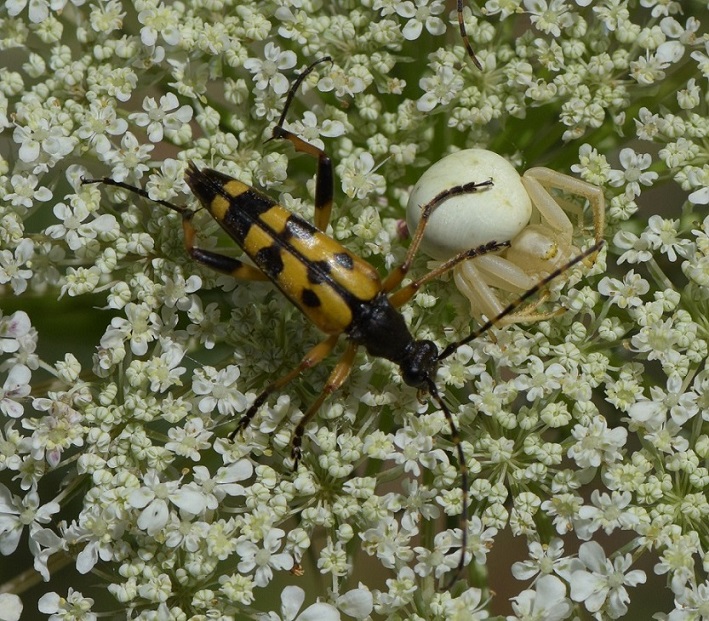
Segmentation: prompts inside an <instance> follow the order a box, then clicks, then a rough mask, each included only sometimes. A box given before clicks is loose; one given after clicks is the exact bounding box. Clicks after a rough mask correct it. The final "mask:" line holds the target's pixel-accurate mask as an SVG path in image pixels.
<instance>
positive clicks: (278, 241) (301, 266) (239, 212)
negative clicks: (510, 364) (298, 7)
mask: <svg viewBox="0 0 709 621" xmlns="http://www.w3.org/2000/svg"><path fill="white" fill-rule="evenodd" d="M329 60H330V58H329V57H325V58H321V59H319V60H317V61H315V62H313V63H312V64H311V65H310V66H309V67H307V68H306V69H305V71H303V72H302V73H301V74H300V75H299V76H298V77H297V79H296V80H295V81H294V83H293V85H292V86H291V89H290V91H289V93H288V96H287V98H286V103H285V106H284V110H283V113H282V115H281V118H280V119H279V121H278V123H277V124H276V126H275V127H274V129H273V134H272V137H273V138H278V139H285V140H288V141H290V142H291V143H292V144H293V146H294V147H295V149H296V151H301V152H304V153H307V154H309V155H311V156H313V157H316V158H317V159H318V169H317V176H316V190H315V226H313V225H312V224H310V223H308V222H306V221H305V220H303V219H302V218H300V217H298V216H296V215H295V214H293V213H292V212H290V211H288V210H287V209H286V208H284V207H282V206H281V205H279V204H278V203H277V202H276V201H275V200H273V199H272V198H270V197H269V196H267V195H266V194H264V193H262V192H260V191H258V190H256V189H255V188H253V187H250V186H248V185H246V184H244V183H242V182H240V181H237V180H236V179H234V178H232V177H230V176H228V175H225V174H224V173H221V172H218V171H216V170H212V169H209V168H203V169H201V170H200V169H199V168H197V166H195V165H194V163H192V162H190V163H189V164H188V167H187V171H186V174H185V179H186V182H187V185H188V186H189V188H190V189H191V191H192V193H193V194H194V195H195V196H196V197H197V199H198V200H199V202H200V203H201V204H202V206H203V207H204V208H205V209H207V210H208V211H209V212H210V214H211V215H212V216H213V217H214V219H215V220H216V221H217V222H218V223H219V224H220V225H221V227H222V228H223V229H224V230H225V231H226V233H227V234H228V235H229V236H230V237H231V238H233V239H234V241H235V242H236V243H237V244H238V245H239V246H240V247H241V248H242V249H243V251H244V252H245V253H246V255H247V256H248V257H249V259H250V260H251V261H252V262H253V264H248V263H244V262H243V261H240V260H238V259H234V258H232V257H228V256H225V255H223V254H219V253H216V252H211V251H208V250H203V249H201V248H198V247H196V246H195V245H194V238H195V229H194V226H193V225H192V218H193V216H194V213H195V212H194V211H192V210H190V209H188V208H186V207H183V206H178V205H175V204H173V203H170V202H168V201H164V200H154V201H153V202H156V203H158V204H160V205H163V206H165V207H167V208H169V209H172V210H173V211H176V212H178V213H179V214H180V215H181V216H182V223H183V229H184V237H185V247H186V249H187V252H188V253H189V254H190V256H191V257H192V258H193V259H194V260H195V261H198V262H199V263H202V264H204V265H207V266H209V267H211V268H213V269H215V270H217V271H219V272H223V273H226V274H229V275H231V276H233V277H234V278H238V279H243V280H271V281H272V282H273V283H274V284H275V285H276V287H278V288H279V289H280V290H281V292H282V293H283V294H284V295H285V296H286V297H287V298H288V299H289V300H290V301H291V302H293V304H295V305H296V306H297V307H298V308H299V309H300V310H301V311H302V312H303V314H304V315H305V316H306V317H307V318H308V319H309V320H310V321H311V322H312V323H313V324H314V325H315V326H317V327H318V328H319V329H320V330H321V331H322V332H324V333H325V334H326V335H327V337H326V338H325V339H324V340H323V341H321V342H320V343H318V344H317V345H315V346H314V347H312V348H311V349H310V351H308V352H307V353H306V354H305V356H304V357H303V358H302V360H301V361H300V363H299V364H298V366H297V367H295V368H294V369H293V370H292V371H291V372H290V373H288V374H286V375H285V376H283V377H281V378H280V379H278V380H276V381H274V382H272V383H271V384H270V385H268V386H267V387H266V388H265V389H264V390H263V391H262V392H261V393H260V394H259V395H258V396H257V398H256V399H255V401H254V403H253V404H252V405H251V407H250V408H249V409H248V410H247V412H246V413H245V414H244V416H243V417H242V418H241V420H240V421H239V423H238V425H237V428H236V430H235V431H234V432H233V433H232V434H231V436H230V437H232V438H233V437H234V436H235V435H236V433H237V432H238V431H239V430H241V429H244V428H245V427H246V426H247V425H248V424H249V422H250V421H251V420H252V418H253V417H254V415H255V414H256V412H257V411H258V409H259V407H260V406H261V405H263V403H264V402H265V401H266V399H267V398H268V396H269V395H270V394H271V393H273V392H274V391H276V390H279V389H280V388H282V387H283V386H285V385H286V384H288V383H289V382H290V381H291V380H293V379H294V378H296V377H297V376H298V375H300V374H301V373H302V372H303V371H305V370H307V369H309V368H311V367H313V366H315V365H317V364H318V363H320V362H321V361H322V360H323V359H324V358H325V357H326V356H327V355H328V354H329V353H330V352H331V351H332V349H333V348H334V347H335V344H336V343H337V341H338V340H339V338H340V336H342V335H344V336H345V337H346V338H347V340H348V341H349V343H348V345H347V348H346V350H345V353H344V354H343V356H342V358H341V359H340V361H339V362H338V363H337V364H336V365H335V368H334V369H333V371H332V372H331V374H330V376H329V378H328V380H327V383H326V384H325V387H324V388H323V390H322V392H321V393H320V395H319V397H318V398H317V399H316V400H315V402H314V403H313V404H312V405H311V406H310V407H309V408H308V410H307V411H306V412H305V415H304V416H303V418H302V419H301V420H300V422H299V423H298V425H297V427H296V429H295V431H294V433H293V440H292V456H293V459H294V462H295V466H296V467H297V464H298V461H299V460H300V458H301V455H302V449H301V445H302V438H303V433H304V430H305V426H306V424H307V422H308V421H309V420H310V419H311V418H312V417H313V416H314V415H315V413H316V412H317V411H318V409H319V407H320V406H321V404H322V403H323V401H324V400H325V399H326V398H327V396H328V395H330V394H331V393H333V392H334V391H336V390H337V389H338V388H339V387H340V386H341V385H342V383H343V382H344V381H345V380H346V379H347V376H348V375H349V372H350V369H351V368H352V364H353V362H354V358H355V354H356V352H357V349H358V347H359V346H362V347H364V348H365V349H366V350H367V353H369V354H370V355H372V356H377V357H382V358H386V359H387V360H391V361H392V362H394V363H395V364H397V365H398V366H399V369H400V371H401V375H402V378H403V379H404V381H405V382H406V383H407V384H408V385H409V386H413V387H414V388H416V389H418V390H419V391H421V392H422V393H428V394H430V395H431V396H432V398H433V399H434V401H435V402H436V404H437V405H438V407H440V409H441V411H442V412H443V414H444V415H445V417H446V419H447V421H448V424H449V426H450V430H451V438H452V441H453V444H454V446H455V447H456V452H457V457H458V462H459V470H460V473H461V489H462V496H463V498H462V502H463V508H462V512H461V513H462V518H461V522H462V535H461V554H460V558H459V561H458V571H456V573H455V575H457V574H458V572H459V571H460V569H461V568H462V567H463V566H464V564H465V555H464V554H463V553H462V551H463V550H465V548H466V545H467V511H468V495H469V492H468V468H467V465H466V461H465V456H464V454H463V449H462V446H461V442H460V437H459V435H458V431H457V428H456V426H455V422H454V420H453V416H452V414H451V412H450V410H449V408H448V406H447V405H446V403H445V401H444V400H443V398H442V397H441V395H440V393H439V392H438V389H437V388H436V384H435V375H436V371H437V369H438V366H439V363H440V362H441V360H444V359H445V358H447V357H448V356H450V355H451V354H452V353H453V352H455V350H456V349H458V348H459V347H460V346H462V345H465V344H466V343H469V342H470V341H472V340H473V339H475V338H477V337H478V336H480V335H481V334H482V333H484V332H486V331H487V330H489V329H490V328H491V327H492V326H494V325H495V324H496V323H497V322H499V320H500V319H501V318H503V317H505V316H506V315H508V314H510V313H511V312H513V311H514V310H515V309H516V308H517V307H518V306H519V305H520V304H522V303H523V302H524V301H525V300H527V299H528V298H529V297H531V296H532V295H534V294H535V293H536V292H538V291H539V290H540V289H541V288H542V287H544V286H545V285H546V284H547V283H548V282H549V281H550V280H552V279H553V278H555V277H556V276H558V275H559V274H561V273H562V271H564V270H566V269H568V268H569V267H570V266H572V265H574V264H575V263H577V262H579V261H580V260H582V259H583V258H584V257H586V256H588V255H589V254H591V253H594V252H597V251H598V249H599V248H600V244H597V245H595V246H593V247H592V248H591V249H589V250H588V251H587V252H585V253H582V254H581V255H580V256H578V257H576V258H574V259H573V260H572V261H571V262H570V263H569V264H568V265H565V266H564V267H563V268H561V269H559V270H556V271H554V272H553V273H551V274H549V276H547V277H546V278H544V279H543V280H542V281H540V282H539V283H538V284H537V285H535V286H534V287H533V288H531V289H530V290H528V291H526V292H525V293H524V294H522V295H521V296H520V297H519V298H518V299H517V300H515V301H514V302H512V303H511V304H510V305H509V306H507V307H506V308H505V309H504V310H503V311H502V312H501V313H500V314H499V315H498V316H497V317H494V318H492V319H490V320H489V321H487V322H485V323H484V324H483V325H481V326H480V327H479V328H478V329H477V330H475V331H473V332H472V333H471V334H470V335H468V336H467V337H465V338H464V339H462V340H460V341H457V342H454V343H451V344H450V345H448V346H447V347H446V348H445V349H443V351H439V349H438V346H437V345H436V344H435V343H434V342H433V341H430V340H417V339H415V338H414V337H413V335H412V334H411V332H410V330H409V328H408V326H407V325H406V322H405V321H404V318H403V316H402V314H401V313H400V312H399V310H398V309H399V308H400V307H401V306H402V305H404V304H405V303H407V302H408V301H409V300H410V299H411V298H412V297H413V296H414V294H415V293H416V292H417V291H418V290H419V289H420V288H421V287H422V286H423V285H424V284H426V283H427V282H429V281H430V280H432V279H435V278H437V277H438V276H440V275H441V274H444V273H445V272H447V271H449V270H450V269H452V268H453V267H455V266H456V265H457V264H458V263H460V262H461V261H464V260H466V259H470V258H473V257H476V256H479V255H482V254H485V253H488V252H495V251H498V250H501V249H503V248H505V247H507V246H508V245H509V243H508V242H507V241H501V242H497V241H493V242H490V243H487V244H484V245H482V246H479V247H477V248H472V249H470V250H467V251H464V252H461V253H460V254H458V255H456V256H455V257H453V258H451V259H449V260H448V261H446V262H445V263H443V264H442V265H440V266H439V267H437V268H436V269H434V270H432V271H431V272H429V273H428V274H426V275H424V276H423V277H421V278H419V279H417V280H415V281H413V282H411V283H409V284H408V285H406V286H404V287H401V288H399V289H398V290H397V291H394V289H396V288H397V287H399V285H401V283H402V281H403V279H404V277H405V276H406V274H407V273H408V271H409V269H410V267H411V264H412V261H413V259H414V256H415V255H416V252H417V250H418V248H419V245H420V243H421V239H422V237H423V233H424V230H425V228H426V223H427V221H428V218H429V216H430V214H431V212H432V211H433V210H434V209H435V207H436V206H437V205H439V204H440V203H442V202H443V201H445V200H446V199H448V198H450V197H452V196H456V195H460V194H466V193H471V192H477V191H479V190H484V189H485V188H486V187H489V186H491V185H492V183H493V181H492V180H484V181H482V182H479V183H478V182H473V183H467V184H464V185H460V186H456V187H453V188H450V189H448V190H446V191H444V192H441V193H440V194H438V195H437V196H435V197H434V198H433V199H432V200H431V201H430V202H429V203H428V204H426V205H424V206H422V212H421V219H420V221H419V224H418V227H417V228H416V230H415V232H414V234H413V236H412V241H411V244H410V246H409V249H408V251H407V254H406V257H405V259H404V261H403V263H402V264H401V265H400V266H399V267H397V268H395V269H394V270H393V271H392V272H391V273H390V274H389V275H388V276H387V277H386V278H385V279H384V280H382V279H381V278H380V276H379V274H378V272H377V271H376V269H375V268H374V267H373V266H372V265H370V264H369V263H368V262H366V261H365V260H364V259H362V258H360V257H358V256H357V255H355V254H353V253H352V252H350V251H349V250H347V248H345V247H344V246H342V245H341V244H340V243H339V242H337V241H335V240H334V239H332V238H331V237H329V236H327V235H326V234H325V233H323V232H322V231H324V230H325V229H326V227H327V224H328V221H329V219H330V213H331V210H332V199H333V193H334V181H333V170H332V163H331V161H330V158H329V157H328V156H327V154H326V153H325V152H324V151H323V150H322V149H319V148H317V147H315V146H313V145H311V144H310V143H308V142H306V141H304V140H303V139H301V138H299V137H298V136H296V135H295V134H293V133H291V132H289V131H288V130H286V129H284V127H283V124H284V122H285V116H286V113H287V111H288V108H289V106H290V104H291V102H292V100H293V97H294V96H295V93H296V92H297V90H298V87H299V86H300V84H301V82H302V81H303V79H305V77H306V76H307V75H308V74H309V73H310V72H311V71H313V69H314V68H315V66H316V65H317V64H319V63H321V62H325V61H329ZM82 182H83V183H85V184H89V183H104V184H107V185H112V186H115V187H118V188H123V189H126V190H129V191H131V192H134V193H136V194H138V195H140V196H143V197H145V198H147V199H149V200H153V199H150V196H149V195H148V193H147V192H146V191H145V190H143V189H141V188H138V187H135V186H132V185H129V184H127V183H124V182H121V181H116V180H114V179H111V178H110V177H103V178H100V179H82ZM454 577H455V576H454Z"/></svg>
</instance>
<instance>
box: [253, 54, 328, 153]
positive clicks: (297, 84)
mask: <svg viewBox="0 0 709 621" xmlns="http://www.w3.org/2000/svg"><path fill="white" fill-rule="evenodd" d="M324 62H330V63H331V62H332V58H331V57H330V56H323V57H322V58H318V59H317V60H315V61H313V62H312V63H310V64H309V65H308V66H307V67H306V68H305V70H304V71H303V72H302V73H300V74H298V77H297V78H296V79H295V80H293V84H291V87H290V90H289V91H288V95H287V96H286V103H285V105H284V106H283V112H281V118H280V119H278V123H276V127H281V128H282V127H283V123H285V122H286V114H288V110H289V108H290V106H291V103H293V98H294V97H295V94H296V93H297V92H298V89H299V88H300V85H301V84H302V83H303V80H305V78H307V77H308V76H309V75H310V74H311V73H312V72H313V70H314V69H315V67H316V66H317V65H319V64H320V63H324ZM274 131H275V129H274ZM274 137H275V136H271V138H269V139H268V140H273V138H274ZM268 140H267V141H266V142H268Z"/></svg>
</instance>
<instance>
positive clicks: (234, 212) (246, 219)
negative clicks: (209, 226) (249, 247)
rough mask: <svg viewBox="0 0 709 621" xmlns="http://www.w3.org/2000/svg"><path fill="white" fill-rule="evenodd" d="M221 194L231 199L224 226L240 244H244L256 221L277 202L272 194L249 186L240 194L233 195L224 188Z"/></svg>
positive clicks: (223, 222)
mask: <svg viewBox="0 0 709 621" xmlns="http://www.w3.org/2000/svg"><path fill="white" fill-rule="evenodd" d="M221 194H222V196H223V197H224V198H225V199H226V200H228V201H229V209H228V210H227V212H226V213H225V214H224V218H223V220H222V226H223V227H224V228H225V229H226V230H227V231H228V232H229V235H231V236H232V237H233V238H234V241H235V242H236V243H237V244H239V245H243V243H244V240H245V239H246V236H247V235H248V233H249V229H250V228H251V227H252V226H253V225H254V223H255V222H257V221H258V220H259V219H260V218H261V216H262V215H263V214H264V213H266V212H267V211H268V210H269V209H271V207H273V206H274V205H275V204H276V201H274V200H273V199H272V198H271V197H270V196H266V195H265V194H263V193H261V192H259V191H258V190H256V189H254V188H249V189H248V190H246V192H242V193H241V194H239V195H238V196H232V195H231V194H229V193H228V192H226V191H224V190H223V189H222V192H221Z"/></svg>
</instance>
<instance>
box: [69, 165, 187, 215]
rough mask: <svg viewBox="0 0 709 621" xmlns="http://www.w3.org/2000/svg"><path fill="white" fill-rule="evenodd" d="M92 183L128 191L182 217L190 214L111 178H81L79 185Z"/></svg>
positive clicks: (184, 208)
mask: <svg viewBox="0 0 709 621" xmlns="http://www.w3.org/2000/svg"><path fill="white" fill-rule="evenodd" d="M189 165H190V166H191V167H194V164H193V163H192V162H190V164H189ZM94 183H103V184H104V185H112V186H113V187H115V188H121V189H122V190H128V191H129V192H132V193H133V194H137V195H138V196H142V197H143V198H147V199H148V200H149V201H150V202H152V203H157V204H158V205H162V206H163V207H167V208H168V209H172V211H176V212H177V213H179V214H180V215H182V216H183V217H184V216H185V214H186V213H192V212H190V211H189V210H188V209H187V208H186V207H182V206H181V205H175V203H171V202H170V201H165V200H162V199H158V198H152V197H151V196H150V195H149V194H148V191H147V190H144V189H143V188H140V187H138V186H137V185H131V184H130V183H125V182H123V181H116V180H115V179H111V177H99V178H97V179H88V178H86V177H81V185H91V184H94Z"/></svg>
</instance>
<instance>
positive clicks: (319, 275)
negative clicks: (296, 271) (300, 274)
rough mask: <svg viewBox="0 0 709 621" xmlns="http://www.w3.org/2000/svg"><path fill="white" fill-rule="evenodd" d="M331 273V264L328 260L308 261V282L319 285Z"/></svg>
mask: <svg viewBox="0 0 709 621" xmlns="http://www.w3.org/2000/svg"><path fill="white" fill-rule="evenodd" d="M329 273H330V264H329V263H328V262H327V261H310V263H308V282H310V283H312V284H314V285H318V284H320V283H321V282H322V281H323V280H325V278H326V277H327V275H328V274H329Z"/></svg>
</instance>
